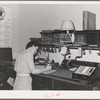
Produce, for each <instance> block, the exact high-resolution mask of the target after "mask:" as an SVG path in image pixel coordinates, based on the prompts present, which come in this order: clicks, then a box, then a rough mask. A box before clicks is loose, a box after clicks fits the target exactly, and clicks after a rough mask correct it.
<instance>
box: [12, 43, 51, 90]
mask: <svg viewBox="0 0 100 100" xmlns="http://www.w3.org/2000/svg"><path fill="white" fill-rule="evenodd" d="M37 50H38V46H36V45H32V44H31V45H30V47H28V48H27V49H26V50H25V51H23V52H22V53H21V54H19V57H18V59H17V61H16V63H15V68H14V70H15V71H16V79H15V83H14V87H13V90H32V78H31V76H30V73H32V74H40V73H42V72H44V71H48V70H51V66H50V65H49V64H48V65H47V66H46V67H45V68H43V69H37V68H36V67H35V64H34V61H33V55H35V53H36V52H37Z"/></svg>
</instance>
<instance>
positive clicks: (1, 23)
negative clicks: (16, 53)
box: [0, 6, 11, 47]
mask: <svg viewBox="0 0 100 100" xmlns="http://www.w3.org/2000/svg"><path fill="white" fill-rule="evenodd" d="M0 47H11V8H9V7H1V6H0Z"/></svg>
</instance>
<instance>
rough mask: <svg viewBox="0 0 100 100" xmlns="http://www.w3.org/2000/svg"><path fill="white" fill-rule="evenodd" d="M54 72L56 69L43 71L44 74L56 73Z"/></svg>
mask: <svg viewBox="0 0 100 100" xmlns="http://www.w3.org/2000/svg"><path fill="white" fill-rule="evenodd" d="M54 72H56V70H54V69H52V70H49V71H45V72H43V74H51V73H54Z"/></svg>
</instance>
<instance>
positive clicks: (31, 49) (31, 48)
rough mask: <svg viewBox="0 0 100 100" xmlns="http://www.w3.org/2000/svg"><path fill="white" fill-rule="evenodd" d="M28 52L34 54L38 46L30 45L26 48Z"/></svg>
mask: <svg viewBox="0 0 100 100" xmlns="http://www.w3.org/2000/svg"><path fill="white" fill-rule="evenodd" d="M27 50H28V51H29V52H30V53H32V54H35V53H37V50H38V46H34V45H33V46H31V47H29V48H28V49H27Z"/></svg>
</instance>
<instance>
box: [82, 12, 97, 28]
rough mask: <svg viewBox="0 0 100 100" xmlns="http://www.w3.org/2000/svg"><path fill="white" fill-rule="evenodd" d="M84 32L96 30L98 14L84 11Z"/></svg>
mask: <svg viewBox="0 0 100 100" xmlns="http://www.w3.org/2000/svg"><path fill="white" fill-rule="evenodd" d="M83 30H96V14H94V13H92V12H89V11H83Z"/></svg>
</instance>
